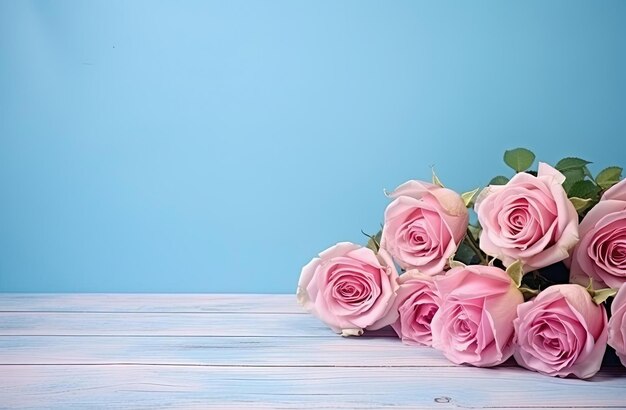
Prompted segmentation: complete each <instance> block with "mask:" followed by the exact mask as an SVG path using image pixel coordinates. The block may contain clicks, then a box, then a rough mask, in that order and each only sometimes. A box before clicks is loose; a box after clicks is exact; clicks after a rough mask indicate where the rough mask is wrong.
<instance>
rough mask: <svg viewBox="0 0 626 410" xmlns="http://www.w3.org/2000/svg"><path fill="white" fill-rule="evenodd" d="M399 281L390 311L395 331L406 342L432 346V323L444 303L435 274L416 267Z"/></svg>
mask: <svg viewBox="0 0 626 410" xmlns="http://www.w3.org/2000/svg"><path fill="white" fill-rule="evenodd" d="M399 283H400V287H399V288H398V292H397V295H396V299H395V301H394V304H393V306H392V308H391V310H390V311H389V315H390V316H389V319H390V320H392V324H391V326H392V327H393V330H395V332H396V333H397V334H398V337H400V339H401V340H402V342H403V343H405V344H409V345H422V346H431V345H432V341H433V337H432V332H431V328H430V326H431V322H432V320H433V317H434V316H435V313H437V311H438V310H439V306H440V305H441V298H440V297H439V292H438V291H437V289H436V287H435V283H434V279H433V277H432V276H429V275H424V274H423V273H420V272H419V271H417V270H413V271H408V272H406V273H404V274H403V275H402V276H400V279H399ZM394 319H395V320H394Z"/></svg>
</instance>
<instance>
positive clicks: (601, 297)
mask: <svg viewBox="0 0 626 410" xmlns="http://www.w3.org/2000/svg"><path fill="white" fill-rule="evenodd" d="M616 294H617V289H613V288H606V289H598V290H596V291H594V292H593V294H592V295H591V296H592V297H593V301H594V302H596V305H599V304H600V303H602V302H606V300H607V299H608V298H610V297H612V296H615V295H616Z"/></svg>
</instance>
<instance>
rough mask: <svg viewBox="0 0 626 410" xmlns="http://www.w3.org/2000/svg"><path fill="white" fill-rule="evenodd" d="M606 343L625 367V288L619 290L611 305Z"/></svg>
mask: <svg viewBox="0 0 626 410" xmlns="http://www.w3.org/2000/svg"><path fill="white" fill-rule="evenodd" d="M608 343H609V346H611V347H612V348H613V349H615V352H616V353H617V356H618V357H619V359H620V361H621V362H622V364H623V365H624V366H626V286H622V287H621V288H620V289H619V291H618V292H617V295H616V296H615V299H613V303H612V304H611V319H609V342H608Z"/></svg>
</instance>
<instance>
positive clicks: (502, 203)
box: [474, 163, 578, 272]
mask: <svg viewBox="0 0 626 410" xmlns="http://www.w3.org/2000/svg"><path fill="white" fill-rule="evenodd" d="M563 181H565V177H564V176H563V174H561V173H560V172H559V171H557V170H556V169H554V168H552V167H551V166H549V165H547V164H544V163H539V171H538V174H537V176H536V177H535V176H533V175H530V174H527V173H525V172H520V173H518V174H516V175H515V176H514V177H513V178H512V179H511V180H510V181H509V182H508V183H507V184H506V185H490V186H489V187H487V188H485V189H484V190H483V191H482V192H481V193H480V195H479V196H478V198H477V200H476V204H475V205H474V209H475V210H476V213H477V215H478V220H479V222H480V224H481V226H482V228H483V230H482V233H481V235H480V248H481V249H482V250H483V251H484V252H485V253H487V254H488V255H491V256H494V257H496V258H498V259H500V260H501V261H502V262H503V263H504V265H505V266H509V265H510V264H512V263H513V262H515V261H516V260H521V261H522V264H523V265H524V271H525V272H529V271H532V270H535V269H540V268H543V267H546V266H549V265H552V264H553V263H556V262H559V261H562V260H563V259H565V258H567V257H568V255H569V250H570V249H571V248H572V247H573V246H574V245H576V242H578V214H577V213H576V209H575V208H574V206H573V205H572V203H571V202H570V201H569V199H568V198H567V194H566V192H565V190H564V189H563V186H562V185H561V184H562V183H563Z"/></svg>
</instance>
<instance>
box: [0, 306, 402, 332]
mask: <svg viewBox="0 0 626 410" xmlns="http://www.w3.org/2000/svg"><path fill="white" fill-rule="evenodd" d="M0 335H5V336H7V335H15V336H116V335H117V336H266V337H292V336H300V337H313V336H327V337H337V335H336V334H335V333H333V332H332V331H331V330H330V329H329V328H328V327H326V326H325V325H324V324H323V323H322V322H320V321H319V320H317V319H316V318H314V317H313V316H310V315H300V314H292V313H288V314H287V313H285V314H268V313H75V312H67V313H63V312H61V313H49V312H4V313H0ZM370 335H373V336H374V335H387V336H388V335H393V330H391V329H385V330H382V331H377V332H372V333H370Z"/></svg>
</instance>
